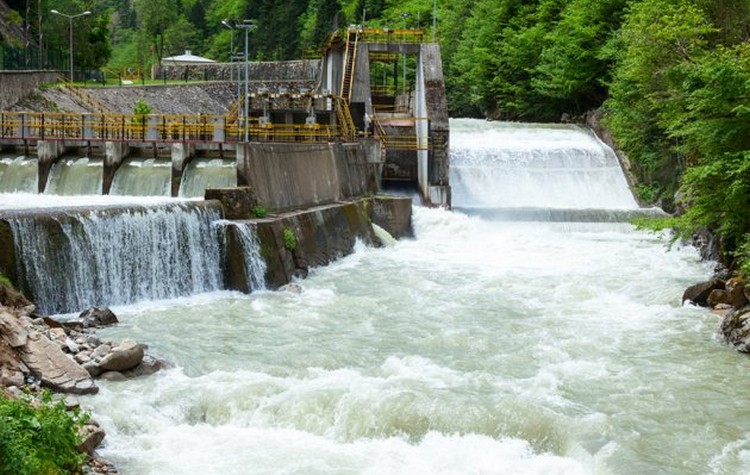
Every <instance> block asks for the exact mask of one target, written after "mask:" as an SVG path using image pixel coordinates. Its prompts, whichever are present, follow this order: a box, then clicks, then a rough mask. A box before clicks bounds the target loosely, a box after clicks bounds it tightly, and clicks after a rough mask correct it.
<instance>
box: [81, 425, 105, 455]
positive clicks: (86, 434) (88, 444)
mask: <svg viewBox="0 0 750 475" xmlns="http://www.w3.org/2000/svg"><path fill="white" fill-rule="evenodd" d="M79 435H80V436H81V438H82V439H83V442H81V443H80V444H79V445H78V451H79V452H83V453H85V454H87V455H88V456H90V457H93V456H94V451H95V450H96V448H97V447H99V446H100V445H101V443H102V441H103V440H104V437H106V434H105V433H104V430H102V428H101V427H99V426H97V425H94V424H86V425H85V426H83V427H81V429H80V431H79Z"/></svg>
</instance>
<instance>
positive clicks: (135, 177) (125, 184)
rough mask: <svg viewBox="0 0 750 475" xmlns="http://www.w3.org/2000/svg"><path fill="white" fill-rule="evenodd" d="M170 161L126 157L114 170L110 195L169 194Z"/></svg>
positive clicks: (170, 190) (170, 178)
mask: <svg viewBox="0 0 750 475" xmlns="http://www.w3.org/2000/svg"><path fill="white" fill-rule="evenodd" d="M171 187H172V162H171V160H168V159H154V158H146V159H131V158H129V159H127V160H125V161H124V162H123V163H122V165H120V167H119V168H118V169H117V171H116V172H115V177H114V179H113V180H112V189H111V190H110V192H109V193H110V194H111V195H126V196H171V194H172V189H171Z"/></svg>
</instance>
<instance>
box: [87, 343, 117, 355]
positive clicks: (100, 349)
mask: <svg viewBox="0 0 750 475" xmlns="http://www.w3.org/2000/svg"><path fill="white" fill-rule="evenodd" d="M110 351H112V345H110V344H109V343H102V344H101V345H99V346H97V347H96V349H95V350H94V352H93V353H91V357H92V358H94V359H102V358H104V357H105V356H106V355H107V354H109V352H110Z"/></svg>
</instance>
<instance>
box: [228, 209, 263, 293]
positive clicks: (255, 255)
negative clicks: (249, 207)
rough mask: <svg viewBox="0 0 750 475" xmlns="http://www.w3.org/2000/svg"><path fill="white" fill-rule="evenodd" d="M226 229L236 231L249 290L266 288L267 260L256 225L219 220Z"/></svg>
mask: <svg viewBox="0 0 750 475" xmlns="http://www.w3.org/2000/svg"><path fill="white" fill-rule="evenodd" d="M216 224H217V225H218V226H220V228H221V229H222V230H223V231H224V234H225V238H226V230H227V229H228V228H232V229H233V230H234V231H235V232H236V236H237V238H238V241H239V244H240V247H241V248H242V258H243V259H244V270H245V279H246V282H247V283H248V286H249V290H251V291H256V290H265V288H266V261H264V260H263V256H262V255H261V249H260V240H259V239H258V234H257V229H256V227H255V225H251V224H248V223H241V222H233V221H225V220H222V221H218V222H217V223H216Z"/></svg>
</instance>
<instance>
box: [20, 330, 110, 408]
mask: <svg viewBox="0 0 750 475" xmlns="http://www.w3.org/2000/svg"><path fill="white" fill-rule="evenodd" d="M21 359H22V361H23V362H24V363H25V364H26V366H28V368H29V370H30V371H31V373H32V374H33V375H34V376H35V377H37V378H39V379H40V380H41V383H42V385H43V386H46V387H48V388H50V389H52V390H54V391H58V392H62V393H70V394H95V393H96V392H97V391H99V388H97V387H96V384H95V383H94V381H93V380H92V379H91V376H90V375H89V373H88V372H87V371H86V370H85V369H84V368H82V367H81V366H80V365H78V363H76V362H75V361H73V359H72V358H69V357H68V356H67V355H66V354H65V353H63V351H62V349H60V346H59V345H57V344H56V343H54V342H52V341H51V340H49V339H48V338H47V337H45V336H44V335H43V334H42V333H41V332H37V331H35V332H32V333H30V334H29V337H28V341H27V342H26V346H25V347H24V351H23V352H22V355H21Z"/></svg>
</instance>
